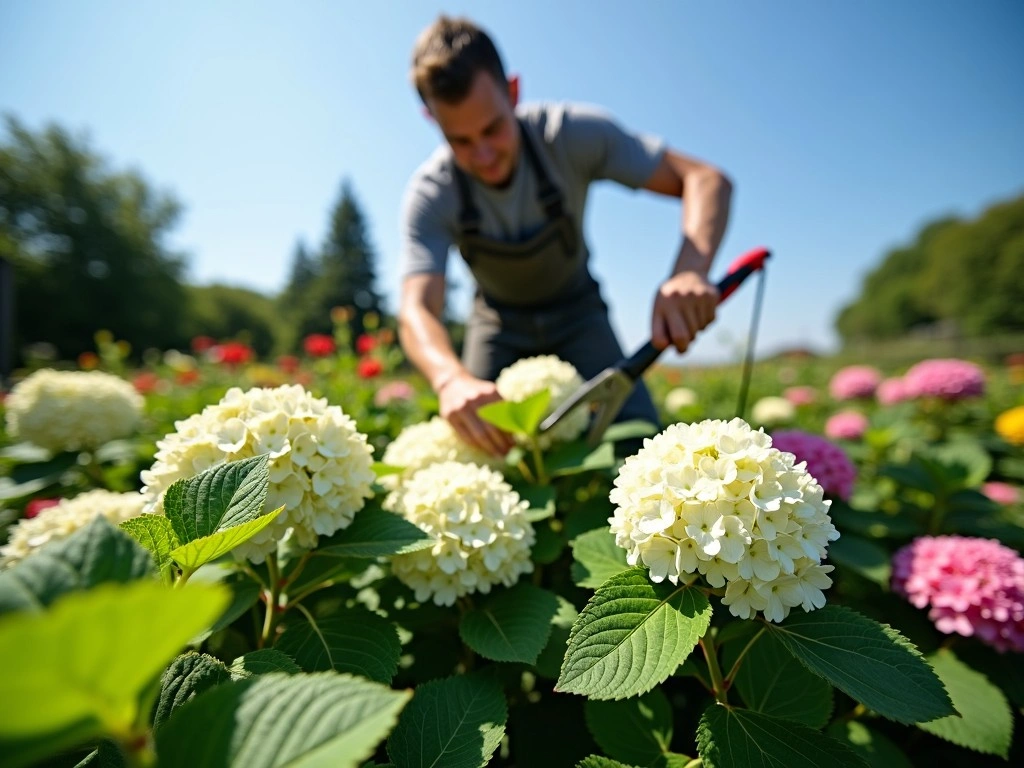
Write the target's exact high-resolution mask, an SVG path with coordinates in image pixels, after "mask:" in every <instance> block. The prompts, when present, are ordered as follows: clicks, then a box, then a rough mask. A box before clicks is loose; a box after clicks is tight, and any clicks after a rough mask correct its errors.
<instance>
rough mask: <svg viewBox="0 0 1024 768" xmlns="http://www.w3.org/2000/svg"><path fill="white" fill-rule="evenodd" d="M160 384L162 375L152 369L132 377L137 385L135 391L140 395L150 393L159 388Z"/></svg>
mask: <svg viewBox="0 0 1024 768" xmlns="http://www.w3.org/2000/svg"><path fill="white" fill-rule="evenodd" d="M158 384H160V377H159V376H157V375H156V374H155V373H153V372H151V371H145V372H144V373H140V374H139V375H138V376H136V377H135V378H134V379H132V385H133V386H134V387H135V391H136V392H138V393H139V394H140V395H147V394H149V393H150V392H152V391H153V390H155V389H156V388H157V385H158Z"/></svg>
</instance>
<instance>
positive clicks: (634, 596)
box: [555, 568, 711, 699]
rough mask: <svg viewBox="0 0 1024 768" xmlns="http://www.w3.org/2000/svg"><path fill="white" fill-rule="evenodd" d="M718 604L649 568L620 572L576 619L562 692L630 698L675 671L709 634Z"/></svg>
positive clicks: (558, 688) (560, 680) (561, 678)
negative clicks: (652, 575)
mask: <svg viewBox="0 0 1024 768" xmlns="http://www.w3.org/2000/svg"><path fill="white" fill-rule="evenodd" d="M710 622H711V605H710V604H709V603H708V599H707V598H706V597H704V595H703V593H701V592H699V591H698V590H696V589H693V588H690V587H681V586H680V587H676V586H672V585H671V584H667V583H662V584H653V583H652V582H651V581H650V580H649V579H648V577H647V570H646V569H643V568H633V569H631V570H628V571H625V572H623V573H620V574H618V575H616V576H613V577H612V578H610V579H609V580H608V581H606V582H605V583H604V584H603V585H601V586H600V587H599V588H598V590H597V592H595V593H594V596H593V597H591V598H590V601H589V602H588V603H587V605H586V607H585V608H584V609H583V612H582V613H581V614H580V615H579V618H577V619H576V623H575V624H573V627H572V633H571V634H570V636H569V648H568V650H567V651H566V654H565V661H564V662H563V664H562V673H561V675H560V676H559V678H558V684H557V685H556V686H555V690H556V691H566V692H570V693H579V694H583V695H585V696H587V697H589V698H592V699H623V698H628V697H629V696H636V695H638V694H641V693H645V692H646V691H649V690H651V689H652V688H653V687H654V686H656V685H657V684H658V683H660V682H662V681H663V680H665V679H666V678H667V677H668V676H669V675H671V674H672V673H673V672H674V671H675V670H676V667H678V666H679V665H680V664H681V663H682V662H683V659H685V658H686V657H687V656H689V655H690V652H691V651H692V650H693V649H694V646H696V645H697V641H698V640H700V638H701V637H703V636H704V633H705V632H707V629H708V625H709V624H710Z"/></svg>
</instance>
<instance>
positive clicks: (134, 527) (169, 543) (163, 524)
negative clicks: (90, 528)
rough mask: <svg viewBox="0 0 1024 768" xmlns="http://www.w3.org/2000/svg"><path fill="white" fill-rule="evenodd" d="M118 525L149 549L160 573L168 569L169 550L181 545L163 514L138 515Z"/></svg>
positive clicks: (169, 564) (169, 561)
mask: <svg viewBox="0 0 1024 768" xmlns="http://www.w3.org/2000/svg"><path fill="white" fill-rule="evenodd" d="M118 527H119V528H120V529H121V530H122V531H124V532H125V533H127V534H128V535H129V536H131V537H132V538H133V539H135V540H136V541H137V542H139V544H141V545H142V546H143V547H145V548H146V549H147V550H148V551H149V553H150V554H151V555H152V556H153V560H154V561H155V562H156V568H157V570H158V571H160V573H164V572H166V571H167V570H168V569H170V567H171V562H172V561H171V551H172V550H174V549H177V548H178V547H180V546H181V542H180V541H178V537H177V535H176V534H175V533H174V526H173V525H171V521H170V520H168V519H167V518H166V517H164V516H163V515H139V516H138V517H133V518H131V519H129V520H125V521H124V522H123V523H121V524H120V525H119V526H118Z"/></svg>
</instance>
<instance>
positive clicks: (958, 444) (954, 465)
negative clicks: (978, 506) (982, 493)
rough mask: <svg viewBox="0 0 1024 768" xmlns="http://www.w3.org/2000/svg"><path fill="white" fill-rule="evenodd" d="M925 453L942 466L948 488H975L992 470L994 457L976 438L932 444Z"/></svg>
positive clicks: (944, 480)
mask: <svg viewBox="0 0 1024 768" xmlns="http://www.w3.org/2000/svg"><path fill="white" fill-rule="evenodd" d="M923 455H924V457H925V458H926V459H927V460H930V461H932V462H934V463H935V464H936V465H938V467H940V468H941V472H942V480H943V485H944V486H945V487H946V489H947V490H952V489H960V488H975V487H977V486H979V485H981V484H982V483H983V482H985V479H986V478H987V477H988V476H989V474H991V472H992V457H991V456H990V455H989V453H988V451H986V450H985V449H984V448H982V447H981V445H980V444H979V443H978V442H977V441H976V440H970V439H958V440H953V441H951V442H948V443H942V444H940V445H936V446H931V447H929V448H928V449H927V450H926V451H924V452H923Z"/></svg>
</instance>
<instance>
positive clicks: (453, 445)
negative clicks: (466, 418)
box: [378, 416, 500, 490]
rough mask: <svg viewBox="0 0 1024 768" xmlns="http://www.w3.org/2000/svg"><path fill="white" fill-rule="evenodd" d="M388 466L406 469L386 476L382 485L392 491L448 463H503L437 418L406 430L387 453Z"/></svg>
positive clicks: (386, 449) (492, 464)
mask: <svg viewBox="0 0 1024 768" xmlns="http://www.w3.org/2000/svg"><path fill="white" fill-rule="evenodd" d="M381 461H382V462H383V463H384V464H389V465H391V466H395V467H403V468H404V469H403V471H402V473H401V475H385V476H383V477H381V478H380V480H379V481H378V482H379V483H380V484H381V485H382V486H384V487H385V488H387V489H388V490H394V489H395V488H396V486H397V485H398V483H399V482H401V481H403V480H406V479H408V478H410V477H412V475H413V474H415V473H416V472H417V471H418V470H420V469H423V468H424V467H429V466H430V465H431V464H439V463H441V462H444V461H458V462H461V463H463V464H479V465H482V466H490V467H495V468H497V466H498V464H499V462H500V460H499V459H498V458H497V457H495V456H492V455H491V454H489V453H484V452H483V451H481V450H479V449H477V448H474V447H473V446H471V445H469V443H467V442H465V441H464V440H463V439H462V438H461V437H459V433H458V432H456V431H455V428H454V427H453V426H452V425H451V424H450V423H449V422H448V420H447V419H445V418H443V417H441V416H434V417H433V418H432V419H430V420H429V421H421V422H419V423H418V424H410V425H409V426H407V427H405V428H404V429H403V430H402V431H401V432H400V433H399V434H398V437H396V438H395V439H394V440H392V441H391V443H390V444H389V445H388V447H387V448H385V449H384V457H383V458H382V459H381Z"/></svg>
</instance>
